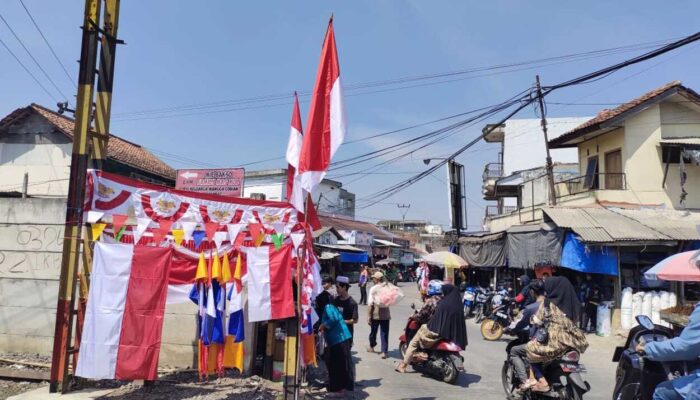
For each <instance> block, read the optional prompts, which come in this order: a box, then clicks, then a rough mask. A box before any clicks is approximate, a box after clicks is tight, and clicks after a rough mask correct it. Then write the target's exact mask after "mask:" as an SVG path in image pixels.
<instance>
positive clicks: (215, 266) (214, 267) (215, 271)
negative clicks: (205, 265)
mask: <svg viewBox="0 0 700 400" xmlns="http://www.w3.org/2000/svg"><path fill="white" fill-rule="evenodd" d="M211 257H212V264H211V279H212V280H214V279H216V280H217V281H219V282H221V281H222V280H223V276H222V275H221V262H220V261H219V254H218V253H217V252H216V251H213V252H212V253H211Z"/></svg>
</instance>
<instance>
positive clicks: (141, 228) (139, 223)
mask: <svg viewBox="0 0 700 400" xmlns="http://www.w3.org/2000/svg"><path fill="white" fill-rule="evenodd" d="M150 223H151V219H150V218H138V219H137V220H136V229H134V230H133V231H132V234H133V235H134V243H135V244H136V243H138V242H139V240H141V237H142V236H143V234H144V233H145V232H146V229H148V225H150Z"/></svg>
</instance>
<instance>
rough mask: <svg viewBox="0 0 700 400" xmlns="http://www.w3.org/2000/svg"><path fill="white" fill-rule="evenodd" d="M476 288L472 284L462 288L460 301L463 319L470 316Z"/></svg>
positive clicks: (474, 301) (474, 303)
mask: <svg viewBox="0 0 700 400" xmlns="http://www.w3.org/2000/svg"><path fill="white" fill-rule="evenodd" d="M476 295H477V289H476V288H475V287H473V286H467V287H466V289H465V290H464V296H463V297H462V302H463V303H464V319H467V318H469V317H471V316H472V312H473V311H474V306H475V305H476Z"/></svg>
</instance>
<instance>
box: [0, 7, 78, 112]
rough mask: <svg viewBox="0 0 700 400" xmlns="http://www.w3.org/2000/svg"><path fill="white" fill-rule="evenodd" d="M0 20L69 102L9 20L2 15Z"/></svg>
mask: <svg viewBox="0 0 700 400" xmlns="http://www.w3.org/2000/svg"><path fill="white" fill-rule="evenodd" d="M0 20H2V22H3V23H5V26H7V29H9V30H10V32H11V33H12V35H13V36H14V37H15V39H17V41H18V42H19V44H20V45H21V46H22V48H23V49H24V51H26V52H27V54H28V55H29V58H31V59H32V61H34V64H36V66H37V67H38V68H39V70H40V71H41V72H42V73H43V74H44V76H45V77H46V79H48V81H49V82H51V85H53V87H54V88H55V89H56V91H58V93H60V94H61V96H63V100H66V101H67V100H68V96H66V95H65V94H64V93H63V91H62V90H61V89H60V88H59V87H58V86H57V85H56V82H54V81H53V79H51V77H50V76H49V74H48V73H46V70H44V67H42V66H41V64H40V63H39V61H37V59H36V58H35V57H34V55H33V54H32V52H31V51H29V49H28V48H27V46H25V45H24V42H23V41H22V39H20V37H19V36H18V35H17V33H15V30H14V29H12V27H11V26H10V24H9V23H8V22H7V20H6V19H5V17H3V16H2V14H0Z"/></svg>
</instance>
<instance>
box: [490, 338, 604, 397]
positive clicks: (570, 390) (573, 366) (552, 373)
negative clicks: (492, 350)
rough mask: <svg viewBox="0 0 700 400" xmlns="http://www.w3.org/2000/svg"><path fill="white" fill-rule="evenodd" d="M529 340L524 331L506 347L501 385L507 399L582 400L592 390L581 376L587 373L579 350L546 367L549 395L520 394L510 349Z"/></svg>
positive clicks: (533, 392)
mask: <svg viewBox="0 0 700 400" xmlns="http://www.w3.org/2000/svg"><path fill="white" fill-rule="evenodd" d="M528 340H529V338H528V335H527V333H525V332H521V333H519V334H518V337H517V338H516V339H514V340H511V342H510V343H508V346H506V361H505V362H504V363H503V368H502V369H501V383H502V384H503V390H504V391H505V392H506V398H507V399H508V400H516V399H521V400H539V399H547V400H551V399H563V400H581V399H583V395H584V394H585V393H586V392H588V391H589V390H590V389H591V385H590V384H589V383H588V382H587V381H585V380H584V379H583V376H582V374H585V373H586V368H585V367H584V365H583V364H580V363H579V358H580V355H579V353H578V352H577V351H574V350H572V351H568V352H566V353H564V355H563V356H562V357H561V358H560V359H559V360H555V361H552V362H550V363H547V364H544V365H543V368H542V373H543V375H544V377H545V379H547V382H549V384H550V390H549V392H535V391H533V390H531V389H529V390H527V391H525V392H522V393H519V392H518V391H517V388H518V387H519V386H520V384H521V382H519V381H518V379H517V377H516V375H515V369H514V368H513V362H512V361H511V358H510V349H511V348H513V346H517V345H521V344H525V343H527V341H528Z"/></svg>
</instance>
